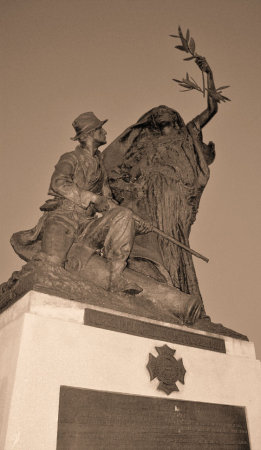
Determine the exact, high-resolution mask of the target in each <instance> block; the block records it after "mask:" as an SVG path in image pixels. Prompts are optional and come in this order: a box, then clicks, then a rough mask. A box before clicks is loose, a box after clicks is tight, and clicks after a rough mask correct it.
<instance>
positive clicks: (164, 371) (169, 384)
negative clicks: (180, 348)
mask: <svg viewBox="0 0 261 450" xmlns="http://www.w3.org/2000/svg"><path fill="white" fill-rule="evenodd" d="M155 348H156V350H157V352H158V356H157V357H156V358H155V356H153V355H152V354H151V353H150V354H149V362H148V364H147V369H148V371H149V373H150V381H152V380H154V378H158V380H159V385H158V390H159V391H163V392H165V393H166V394H167V395H169V394H171V392H174V391H179V388H178V386H177V384H176V383H177V381H180V383H182V384H185V381H184V377H185V373H186V369H185V367H184V365H183V361H182V359H178V360H177V359H176V358H175V357H174V354H175V352H176V350H174V349H171V348H170V347H169V346H168V345H162V346H161V347H155Z"/></svg>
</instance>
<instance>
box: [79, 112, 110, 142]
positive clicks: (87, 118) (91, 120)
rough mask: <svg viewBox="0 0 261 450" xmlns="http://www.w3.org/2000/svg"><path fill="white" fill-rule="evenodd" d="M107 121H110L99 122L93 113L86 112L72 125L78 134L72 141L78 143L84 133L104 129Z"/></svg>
mask: <svg viewBox="0 0 261 450" xmlns="http://www.w3.org/2000/svg"><path fill="white" fill-rule="evenodd" d="M107 120H108V119H106V120H99V119H98V118H97V117H96V116H95V114H94V113H93V112H85V113H82V114H80V115H79V116H78V117H76V119H75V120H74V121H73V123H72V126H73V128H74V129H75V132H76V135H75V136H74V137H72V138H71V139H72V141H77V139H79V137H80V135H81V134H82V133H83V132H89V131H93V130H96V129H97V128H100V127H102V126H103V124H104V123H105V122H107Z"/></svg>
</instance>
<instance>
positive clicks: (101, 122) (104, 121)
mask: <svg viewBox="0 0 261 450" xmlns="http://www.w3.org/2000/svg"><path fill="white" fill-rule="evenodd" d="M106 122H108V119H105V120H101V121H100V123H99V125H97V126H96V127H94V128H90V129H88V127H87V128H84V129H83V130H81V131H79V132H78V133H77V134H76V135H75V136H74V137H71V138H70V139H71V140H72V141H77V140H78V139H79V137H80V136H81V134H83V133H86V132H88V133H90V132H91V131H94V130H98V128H101V127H102V126H103V125H104V124H105V123H106Z"/></svg>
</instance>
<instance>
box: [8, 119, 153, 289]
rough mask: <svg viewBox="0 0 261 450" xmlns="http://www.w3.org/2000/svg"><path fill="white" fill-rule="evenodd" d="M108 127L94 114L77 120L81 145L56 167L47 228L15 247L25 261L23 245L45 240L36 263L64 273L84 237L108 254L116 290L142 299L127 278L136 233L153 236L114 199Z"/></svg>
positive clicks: (17, 237) (17, 236)
mask: <svg viewBox="0 0 261 450" xmlns="http://www.w3.org/2000/svg"><path fill="white" fill-rule="evenodd" d="M105 122H107V120H103V121H101V120H99V119H98V118H97V117H96V116H95V115H94V113H93V112H86V113H83V114H80V115H79V116H78V117H77V118H76V119H75V120H74V122H73V127H74V129H75V132H76V135H75V136H74V137H73V138H72V140H73V141H79V144H78V145H77V147H76V149H75V150H74V151H72V152H68V153H65V154H63V155H62V156H61V158H60V160H59V161H58V163H57V164H56V166H55V171H54V173H53V175H52V178H51V183H50V188H49V192H48V193H49V195H52V196H53V199H51V200H47V201H46V203H45V204H44V205H43V206H42V207H41V210H42V211H45V214H44V216H42V222H41V219H40V221H39V223H40V222H41V225H40V226H39V224H38V228H37V227H35V229H33V230H28V231H24V232H19V233H15V234H14V235H13V237H12V238H11V243H12V245H13V247H14V249H15V251H16V252H17V253H18V254H19V255H20V256H22V257H24V255H23V252H22V251H21V242H23V245H24V244H25V245H26V244H27V245H28V244H29V243H30V244H32V241H33V237H32V236H34V239H35V240H38V241H39V239H41V248H40V249H39V246H38V252H37V254H36V255H33V257H32V256H31V258H30V259H33V258H36V259H38V260H39V259H40V260H43V261H46V262H51V263H53V264H57V265H59V266H62V267H63V266H64V263H65V261H66V260H67V254H68V252H69V250H70V248H71V246H72V244H73V243H74V242H75V241H76V240H77V239H78V237H79V236H80V235H82V234H84V236H85V238H84V242H85V243H86V244H87V245H88V246H89V247H91V248H92V249H103V254H104V256H105V257H106V258H107V259H108V261H109V263H110V290H111V291H112V292H126V293H132V294H137V293H139V292H141V291H142V288H140V287H139V286H137V285H136V284H135V283H129V282H128V281H127V280H126V279H125V278H124V277H123V275H122V272H123V270H124V268H125V266H126V261H127V258H128V256H129V254H130V251H131V249H132V246H133V242H134V237H135V227H136V231H138V232H139V233H146V232H148V231H150V230H149V227H148V226H147V225H146V224H145V223H144V222H143V221H141V223H139V224H137V223H135V222H134V219H133V213H132V211H131V210H130V209H127V208H123V207H121V206H119V205H118V203H117V202H116V201H114V200H113V199H112V194H111V190H110V187H109V185H108V181H107V174H106V172H105V169H104V166H103V162H102V158H101V153H100V151H99V150H98V148H99V147H100V146H101V145H103V144H106V134H107V133H106V131H105V130H104V128H103V125H104V123H105ZM97 213H98V214H97ZM36 229H37V230H38V231H37V232H36ZM30 232H31V235H30ZM26 233H27V235H26ZM21 237H22V239H21ZM26 238H27V239H28V242H26ZM29 241H30V242H29ZM17 242H18V244H19V248H18V246H17ZM31 248H32V247H31ZM39 250H40V252H39ZM24 259H27V260H28V259H29V258H28V257H27V258H26V257H24Z"/></svg>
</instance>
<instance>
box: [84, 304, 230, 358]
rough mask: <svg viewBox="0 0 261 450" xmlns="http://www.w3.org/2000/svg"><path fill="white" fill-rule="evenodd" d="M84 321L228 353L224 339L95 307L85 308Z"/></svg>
mask: <svg viewBox="0 0 261 450" xmlns="http://www.w3.org/2000/svg"><path fill="white" fill-rule="evenodd" d="M84 323H85V325H91V326H93V327H97V328H105V329H107V330H112V331H118V332H121V333H127V334H132V335H135V336H141V337H146V338H150V339H157V340H160V341H166V342H173V343H175V344H181V345H186V346H189V347H196V348H201V349H204V350H211V351H214V352H219V353H226V347H225V341H224V340H223V339H220V338H216V337H213V336H206V335H203V334H202V335H201V334H196V333H191V332H188V331H183V330H179V329H175V328H170V327H166V326H164V325H160V324H155V323H153V324H152V323H149V322H146V321H141V320H135V319H133V318H129V317H124V316H118V315H115V314H109V313H107V312H103V311H97V310H94V309H89V308H86V309H85V316H84ZM219 331H220V332H221V329H220V330H219ZM226 331H227V332H229V331H230V330H227V329H225V330H224V333H223V334H225V332H226ZM220 334H222V333H220Z"/></svg>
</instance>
